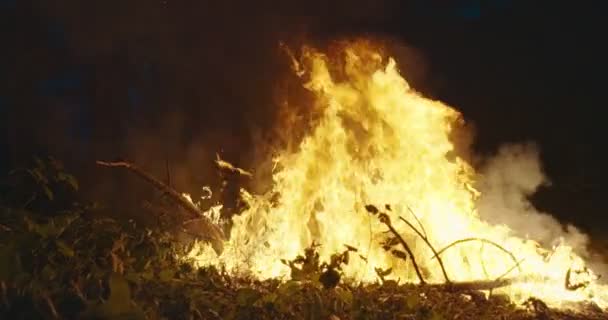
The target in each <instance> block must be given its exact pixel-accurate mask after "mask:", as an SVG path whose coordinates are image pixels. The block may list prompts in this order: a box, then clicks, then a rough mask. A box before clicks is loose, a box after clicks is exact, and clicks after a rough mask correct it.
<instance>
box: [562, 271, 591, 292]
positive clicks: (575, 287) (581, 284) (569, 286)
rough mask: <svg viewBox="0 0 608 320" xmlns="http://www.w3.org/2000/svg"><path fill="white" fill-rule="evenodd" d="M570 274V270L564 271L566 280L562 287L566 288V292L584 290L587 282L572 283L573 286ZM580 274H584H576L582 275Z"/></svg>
mask: <svg viewBox="0 0 608 320" xmlns="http://www.w3.org/2000/svg"><path fill="white" fill-rule="evenodd" d="M571 272H572V268H568V271H566V280H565V282H564V287H565V288H566V290H569V291H576V290H578V289H580V288H584V287H586V286H588V285H589V281H583V282H579V283H574V284H573V283H572V282H570V274H571ZM574 272H577V271H574ZM582 272H584V271H581V272H577V273H582Z"/></svg>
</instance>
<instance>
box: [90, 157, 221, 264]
mask: <svg viewBox="0 0 608 320" xmlns="http://www.w3.org/2000/svg"><path fill="white" fill-rule="evenodd" d="M96 163H97V164H98V165H100V166H103V167H110V168H125V169H127V170H129V171H131V172H133V173H135V174H136V175H138V176H139V177H140V178H142V179H144V180H146V181H147V182H149V183H151V184H152V185H153V186H154V187H156V188H157V189H159V190H160V191H162V192H163V193H164V194H166V195H167V196H169V198H170V199H171V200H173V201H174V202H175V203H176V204H177V205H178V206H180V207H181V208H182V209H184V210H185V211H186V212H187V213H188V214H189V216H190V217H191V218H192V219H199V220H200V222H201V223H203V225H204V230H205V232H206V234H205V235H204V236H205V238H207V240H209V241H210V242H211V243H212V244H213V247H214V248H215V249H216V252H218V254H219V253H220V252H221V248H222V247H223V242H224V240H225V239H226V237H225V235H224V232H223V231H222V229H221V228H220V227H218V226H216V225H215V224H214V223H212V222H211V220H209V218H207V217H205V216H204V215H203V214H202V213H201V211H200V210H199V209H198V208H197V207H196V206H195V205H194V204H193V203H192V202H190V201H188V200H187V199H186V198H184V197H183V196H182V195H181V194H180V193H178V192H177V191H175V189H173V188H171V187H169V186H168V185H166V184H165V183H163V182H162V181H160V180H158V179H156V178H155V177H154V176H152V175H151V174H149V173H147V172H145V171H143V170H141V169H140V168H138V167H137V166H136V165H135V164H133V163H130V162H126V161H115V162H107V161H97V162H96Z"/></svg>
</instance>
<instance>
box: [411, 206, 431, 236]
mask: <svg viewBox="0 0 608 320" xmlns="http://www.w3.org/2000/svg"><path fill="white" fill-rule="evenodd" d="M406 207H407V210H408V211H409V212H410V213H411V214H412V216H414V219H416V222H417V223H418V225H419V226H420V230H422V233H423V234H424V237H425V238H428V235H427V233H426V230H424V225H423V224H422V222H420V220H419V219H418V216H417V215H416V214H415V213H414V210H412V208H410V206H406Z"/></svg>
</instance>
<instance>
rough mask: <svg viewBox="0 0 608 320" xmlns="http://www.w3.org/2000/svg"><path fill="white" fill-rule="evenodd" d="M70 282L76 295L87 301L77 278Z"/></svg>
mask: <svg viewBox="0 0 608 320" xmlns="http://www.w3.org/2000/svg"><path fill="white" fill-rule="evenodd" d="M70 284H71V285H72V288H73V289H74V291H75V292H76V296H78V298H80V300H81V301H82V302H85V303H86V302H87V299H86V298H85V296H84V294H83V293H82V289H80V283H78V281H77V280H72V281H70Z"/></svg>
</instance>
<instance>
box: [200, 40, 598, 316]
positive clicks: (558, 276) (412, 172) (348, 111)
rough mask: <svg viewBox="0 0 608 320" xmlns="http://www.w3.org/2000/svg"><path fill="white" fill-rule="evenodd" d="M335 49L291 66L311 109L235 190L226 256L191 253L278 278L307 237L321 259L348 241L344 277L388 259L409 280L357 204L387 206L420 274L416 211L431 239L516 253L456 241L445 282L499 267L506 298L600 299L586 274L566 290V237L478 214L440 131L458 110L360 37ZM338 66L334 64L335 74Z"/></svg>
mask: <svg viewBox="0 0 608 320" xmlns="http://www.w3.org/2000/svg"><path fill="white" fill-rule="evenodd" d="M342 49H343V51H342V53H343V56H342V58H341V59H342V60H341V62H340V64H339V65H337V64H334V61H333V60H331V59H330V58H328V56H326V55H324V54H322V53H320V52H318V51H316V50H314V49H311V48H304V50H303V55H302V59H301V61H299V62H297V63H294V66H295V67H297V68H298V69H299V68H301V69H299V70H296V71H297V73H298V75H299V76H301V77H302V78H304V77H306V79H307V81H306V82H305V83H304V86H305V88H307V89H308V90H310V91H311V92H312V93H313V94H314V96H315V98H316V105H315V106H314V108H315V109H316V110H320V112H321V114H322V115H321V117H320V118H319V119H318V121H317V122H316V124H315V126H314V128H313V129H312V130H311V132H310V133H309V134H308V136H306V137H305V138H304V139H303V140H302V141H301V143H300V145H299V148H298V149H297V150H296V151H284V152H283V153H281V154H280V155H279V156H278V157H277V158H276V159H275V162H276V164H277V166H276V168H275V171H274V173H273V187H272V190H270V191H269V192H267V193H266V194H261V195H252V194H249V193H247V192H246V191H243V192H242V194H243V198H244V199H245V200H246V201H247V203H248V204H249V208H248V209H247V210H246V211H244V212H242V213H241V214H239V215H237V216H235V217H234V218H233V222H234V226H233V229H232V232H231V236H230V239H229V240H228V241H227V243H226V246H225V247H226V249H225V251H224V253H223V254H222V255H221V256H219V257H218V256H216V255H215V254H214V253H213V252H212V250H210V249H209V248H207V247H206V246H205V245H201V248H198V249H197V250H194V251H193V252H192V253H191V254H190V255H189V257H190V258H195V259H196V261H198V263H199V264H200V265H210V264H212V265H224V266H225V267H226V269H227V270H228V271H229V272H231V273H233V274H246V275H252V276H255V277H257V278H260V279H266V278H271V277H288V276H289V271H290V270H289V268H288V267H287V266H285V265H284V264H282V263H281V262H280V259H293V258H294V257H296V256H297V255H298V254H301V253H302V252H303V251H304V249H305V248H306V247H308V246H309V245H310V244H311V243H312V242H313V241H315V242H316V243H320V244H321V247H320V248H319V253H320V256H321V259H324V260H326V261H327V260H329V257H330V255H331V254H333V253H336V252H341V251H343V250H344V245H345V244H348V245H350V246H354V247H357V248H358V249H359V253H361V254H362V255H363V256H365V257H366V258H367V259H366V260H367V261H364V260H363V259H351V261H350V263H349V265H347V266H346V267H345V269H344V273H345V276H346V277H349V278H351V279H354V280H356V281H363V282H373V281H377V279H378V278H377V274H376V272H375V268H383V269H387V268H393V273H392V274H391V275H390V277H393V278H394V279H397V278H399V279H401V280H402V281H403V280H406V281H411V282H415V281H417V277H416V274H415V273H414V270H413V268H412V266H411V264H410V263H409V262H408V261H403V260H402V259H398V258H396V257H395V256H393V255H392V254H390V253H388V252H386V251H385V250H383V249H382V248H381V246H380V245H379V243H380V242H381V241H382V240H383V239H385V237H386V234H385V233H383V232H384V231H385V230H386V226H384V225H383V224H382V223H381V222H380V221H379V220H378V219H377V217H375V216H372V215H370V214H369V213H368V212H366V210H365V205H367V204H373V205H376V206H378V207H384V205H385V204H390V206H391V210H390V211H387V212H386V213H387V214H388V215H389V216H390V218H391V221H392V222H393V225H394V227H395V228H396V230H398V231H399V233H400V234H401V235H402V236H403V237H404V239H405V240H406V241H407V242H408V243H409V244H410V246H411V247H412V250H413V252H414V254H415V255H416V258H417V261H418V263H419V264H420V266H421V268H422V269H423V272H424V274H425V277H426V279H427V281H428V282H443V281H444V277H443V275H442V273H441V269H440V268H439V266H438V264H437V260H436V259H433V252H432V251H431V250H430V249H429V247H428V246H427V245H426V244H425V243H424V242H423V241H422V239H421V238H420V237H419V236H418V235H416V234H415V233H413V232H412V230H411V229H410V228H409V227H408V226H407V225H406V224H405V223H403V222H402V221H401V220H400V219H399V217H404V218H405V219H407V220H409V221H415V220H413V219H414V217H413V216H412V214H413V213H415V214H416V215H417V217H416V218H417V219H419V221H420V224H421V225H422V226H423V227H424V231H425V232H426V235H427V237H428V240H429V241H430V243H432V244H433V246H434V247H435V248H442V247H444V246H446V245H448V244H450V243H452V242H454V241H457V240H459V239H463V238H472V237H475V238H483V239H487V240H489V241H492V242H494V243H497V244H499V245H500V246H501V247H503V248H504V249H506V250H508V251H510V252H512V253H514V255H515V256H516V257H517V259H518V261H516V262H519V264H518V265H516V262H514V261H513V258H512V257H511V256H510V255H508V254H506V253H505V252H504V251H503V250H500V249H499V248H496V247H494V246H488V245H486V246H485V247H484V248H483V249H482V248H481V245H482V244H481V243H480V242H477V241H469V242H463V243H460V244H458V245H455V246H453V247H452V248H450V249H448V250H446V251H445V252H444V253H443V254H442V255H441V257H442V258H443V261H444V264H445V267H446V270H447V273H448V275H449V277H450V279H451V280H453V281H470V280H484V279H496V278H499V277H501V276H503V275H504V274H505V273H507V272H509V275H510V276H513V277H518V279H521V281H519V282H516V283H514V284H513V285H510V286H508V287H505V288H502V289H500V291H501V292H503V293H505V294H508V295H509V296H510V297H511V298H512V299H513V300H515V301H523V300H524V299H527V298H528V297H530V296H535V297H537V298H540V299H542V300H544V301H545V302H546V303H548V304H549V305H551V306H556V307H559V306H562V305H563V304H564V303H565V302H569V301H583V300H592V301H594V302H596V303H597V304H598V305H599V306H601V307H607V306H608V288H607V287H605V286H602V285H600V284H597V283H596V282H595V275H594V274H593V273H592V272H588V273H586V274H584V275H583V276H584V277H586V278H585V279H584V280H585V281H589V282H590V284H589V285H587V286H586V287H585V288H578V289H577V290H568V289H566V286H565V285H564V283H565V277H566V274H568V275H569V276H570V275H571V272H569V271H568V270H570V269H572V270H575V269H581V268H583V267H584V265H585V263H584V261H583V260H582V259H581V258H580V257H579V256H577V255H576V254H575V253H574V252H573V249H572V248H571V247H569V246H568V245H567V244H561V245H559V246H556V247H554V248H551V249H543V248H540V246H539V245H538V244H537V243H536V242H534V241H532V240H526V239H521V238H518V237H515V236H513V235H512V232H511V230H510V229H509V228H508V227H507V226H504V225H490V224H488V223H486V222H484V221H482V220H481V219H480V218H479V216H478V214H477V212H476V201H477V199H478V197H479V192H478V191H477V190H476V189H475V188H474V187H473V184H474V181H473V176H474V170H473V168H472V167H471V166H470V165H469V164H468V163H466V162H465V161H464V160H462V159H461V158H458V157H454V156H453V155H452V153H453V152H454V147H453V144H452V142H451V141H450V139H449V135H450V132H451V131H452V129H453V127H454V125H455V124H456V123H457V121H461V118H460V114H459V113H458V112H457V111H456V110H454V109H452V108H450V107H449V106H447V105H445V104H443V103H441V102H439V101H433V100H430V99H428V98H425V97H423V96H422V95H421V94H419V93H417V92H416V91H414V90H413V89H412V88H410V86H409V85H408V83H407V82H406V80H405V79H404V78H403V77H402V76H401V75H400V73H399V70H398V68H397V64H396V62H395V60H394V59H392V58H388V59H386V58H384V57H383V56H382V54H381V53H380V51H379V50H377V49H376V48H374V46H372V45H370V44H369V43H364V42H358V43H354V44H350V45H346V46H345V47H344V48H342ZM337 66H339V67H342V71H341V72H340V73H341V74H340V75H339V76H336V75H335V70H336V69H337ZM338 79H339V80H338ZM410 208H411V209H410ZM480 249H482V250H480ZM511 270H512V271H511ZM572 276H574V273H572ZM578 276H579V277H581V275H580V274H579V275H578Z"/></svg>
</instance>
